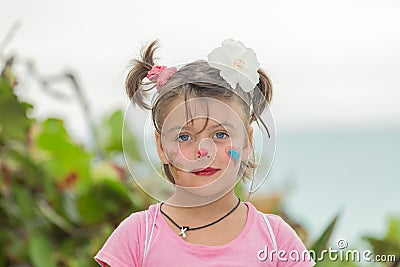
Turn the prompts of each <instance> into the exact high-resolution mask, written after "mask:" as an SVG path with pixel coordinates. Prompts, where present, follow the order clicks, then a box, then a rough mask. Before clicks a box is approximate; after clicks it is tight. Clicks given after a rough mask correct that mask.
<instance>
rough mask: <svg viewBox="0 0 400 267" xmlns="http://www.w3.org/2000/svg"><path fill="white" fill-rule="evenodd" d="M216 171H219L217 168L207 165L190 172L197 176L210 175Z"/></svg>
mask: <svg viewBox="0 0 400 267" xmlns="http://www.w3.org/2000/svg"><path fill="white" fill-rule="evenodd" d="M217 171H219V169H215V168H211V167H207V168H205V169H195V170H193V171H191V173H193V174H194V175H197V176H210V175H213V174H215V173H216V172H217Z"/></svg>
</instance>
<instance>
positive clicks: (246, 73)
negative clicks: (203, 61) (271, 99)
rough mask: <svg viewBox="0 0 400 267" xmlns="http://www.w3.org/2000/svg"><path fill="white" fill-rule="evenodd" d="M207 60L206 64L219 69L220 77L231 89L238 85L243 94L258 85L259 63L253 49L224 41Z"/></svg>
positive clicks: (235, 42)
mask: <svg viewBox="0 0 400 267" xmlns="http://www.w3.org/2000/svg"><path fill="white" fill-rule="evenodd" d="M207 58H208V64H209V65H210V66H211V67H213V68H216V69H219V70H220V71H221V72H220V75H221V77H222V78H224V79H225V81H227V82H228V83H229V85H230V86H231V87H232V88H233V89H236V85H237V84H238V83H239V86H240V87H241V88H242V89H243V90H244V91H245V92H250V91H251V90H253V89H254V88H255V87H256V85H257V84H258V81H259V78H260V75H259V74H258V72H257V70H258V69H259V67H260V63H259V62H258V60H257V56H256V53H255V52H254V51H253V49H251V48H247V47H246V46H244V44H243V43H241V42H239V41H235V40H233V39H226V40H224V41H223V42H222V46H221V47H217V48H215V49H214V50H213V51H212V52H211V53H210V54H208V56H207Z"/></svg>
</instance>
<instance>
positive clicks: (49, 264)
mask: <svg viewBox="0 0 400 267" xmlns="http://www.w3.org/2000/svg"><path fill="white" fill-rule="evenodd" d="M28 249H29V258H30V260H31V261H32V263H33V265H34V266H35V267H53V266H54V267H55V266H56V263H55V260H54V255H53V248H52V245H51V243H50V241H49V239H48V238H47V237H46V236H44V235H42V234H40V233H34V234H33V235H32V236H31V237H30V239H29V248H28Z"/></svg>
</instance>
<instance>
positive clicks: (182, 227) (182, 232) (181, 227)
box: [160, 198, 240, 238]
mask: <svg viewBox="0 0 400 267" xmlns="http://www.w3.org/2000/svg"><path fill="white" fill-rule="evenodd" d="M163 204H164V203H161V205H160V212H161V213H162V214H164V215H165V217H167V218H168V220H170V221H171V222H172V223H173V224H174V225H175V226H176V227H178V229H181V232H180V233H179V235H182V238H185V237H186V233H185V232H186V231H194V230H199V229H202V228H206V227H208V226H211V225H213V224H216V223H217V222H219V221H221V220H223V219H224V218H226V217H227V216H228V215H229V214H231V213H232V212H233V211H234V210H235V209H236V208H237V207H239V204H240V198H238V203H237V204H236V206H235V207H234V208H233V209H231V210H230V211H229V212H228V213H227V214H225V215H224V216H222V217H221V218H219V219H218V220H216V221H214V222H212V223H209V224H206V225H203V226H199V227H193V228H190V227H189V226H179V225H178V224H177V223H176V222H175V221H174V220H172V219H171V218H170V217H169V216H168V215H167V214H165V212H163V211H162V210H161V206H162V205H163Z"/></svg>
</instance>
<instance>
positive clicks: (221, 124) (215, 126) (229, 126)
mask: <svg viewBox="0 0 400 267" xmlns="http://www.w3.org/2000/svg"><path fill="white" fill-rule="evenodd" d="M192 127H193V126H185V127H181V126H174V127H172V128H170V129H168V130H167V132H166V134H169V133H171V132H173V131H176V130H181V129H188V128H192ZM219 127H222V128H231V129H235V127H233V125H232V124H230V123H229V122H223V123H218V124H215V125H213V126H210V128H212V129H215V128H219Z"/></svg>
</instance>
